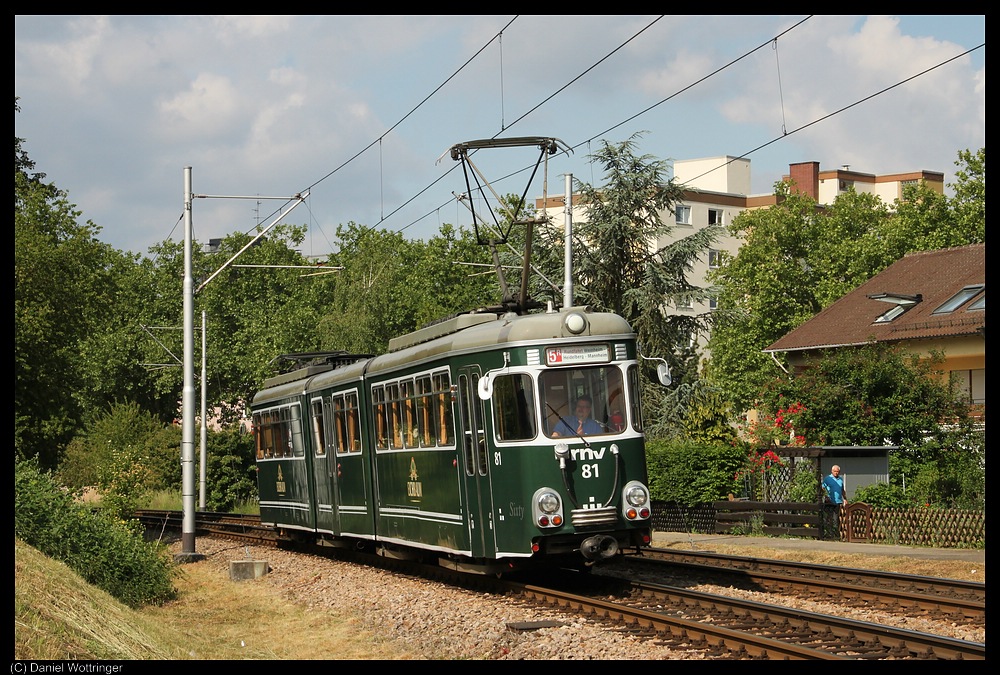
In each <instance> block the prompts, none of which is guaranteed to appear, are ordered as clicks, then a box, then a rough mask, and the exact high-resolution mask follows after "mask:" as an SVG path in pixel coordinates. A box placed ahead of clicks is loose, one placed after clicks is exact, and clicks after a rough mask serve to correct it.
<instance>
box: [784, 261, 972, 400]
mask: <svg viewBox="0 0 1000 675" xmlns="http://www.w3.org/2000/svg"><path fill="white" fill-rule="evenodd" d="M876 342H891V343H897V344H900V345H902V346H903V347H904V349H906V350H907V351H909V352H911V353H916V354H919V355H921V356H929V355H930V353H931V352H932V351H939V352H942V353H943V354H944V357H945V360H944V363H943V364H942V366H941V368H942V369H943V370H944V371H945V373H946V376H948V377H951V378H954V379H955V380H956V381H957V382H958V383H959V386H960V387H961V388H962V389H963V390H964V391H965V392H966V394H967V395H968V397H969V403H970V404H971V405H973V406H975V407H981V408H982V410H983V411H985V406H986V244H985V243H983V244H971V245H969V246H959V247H955V248H947V249H940V250H936V251H918V252H914V253H909V254H907V255H905V256H904V257H903V258H902V259H900V260H898V261H896V262H895V263H893V264H892V265H890V266H889V267H888V268H886V269H885V270H883V271H882V272H881V273H879V274H877V275H876V276H874V277H872V278H871V279H869V280H868V281H867V282H865V283H864V284H862V285H861V286H859V287H858V288H856V289H855V290H854V291H852V292H850V293H848V294H847V295H845V296H844V297H842V298H840V299H839V300H837V301H836V302H834V303H833V304H832V305H830V306H829V307H827V308H826V309H824V310H823V311H821V312H820V313H819V314H817V315H816V316H814V317H813V318H812V319H810V320H808V321H806V322H805V323H803V324H802V325H800V326H798V327H797V328H795V329H794V330H792V331H790V332H788V333H787V334H785V336H784V337H782V338H781V339H779V340H777V341H775V342H774V343H772V344H770V345H769V346H768V347H767V348H766V349H765V350H764V352H765V353H772V354H776V353H784V354H786V356H787V358H788V361H789V363H790V365H792V367H793V368H796V369H801V368H803V367H804V366H805V365H806V364H807V362H808V360H809V358H810V357H812V356H815V355H817V354H818V353H819V352H820V351H822V350H829V349H840V348H845V347H857V346H861V345H865V344H871V343H876Z"/></svg>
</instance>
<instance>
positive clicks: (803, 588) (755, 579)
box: [609, 549, 986, 626]
mask: <svg viewBox="0 0 1000 675" xmlns="http://www.w3.org/2000/svg"><path fill="white" fill-rule="evenodd" d="M617 568H620V569H621V575H622V576H627V577H628V578H634V577H636V576H643V575H645V576H648V577H683V578H684V579H686V580H691V579H701V580H704V581H703V582H704V583H711V584H720V583H721V584H723V585H726V584H728V585H734V586H737V587H739V588H743V589H745V590H755V591H764V592H768V593H781V594H785V595H795V596H797V597H801V598H804V599H809V600H818V601H831V602H836V603H838V604H841V605H848V606H852V607H864V608H878V609H883V610H885V611H887V612H892V613H897V614H898V613H904V612H905V613H909V614H910V615H912V616H923V617H926V618H929V619H936V620H947V621H959V622H962V623H964V624H969V625H983V626H985V624H986V584H984V583H978V582H972V581H961V580H957V579H941V578H938V577H927V576H918V575H911V574H897V573H892V572H880V571H873V570H863V569H854V568H846V567H835V566H830V565H816V564H809V563H799V562H787V561H783V560H771V559H766V558H755V557H745V556H731V555H720V554H714V553H697V552H690V551H673V550H668V549H649V550H647V551H644V555H643V556H642V557H631V558H627V559H625V560H623V561H621V564H620V565H616V566H615V567H612V568H610V570H609V571H611V572H612V573H616V572H617ZM720 580H721V581H720Z"/></svg>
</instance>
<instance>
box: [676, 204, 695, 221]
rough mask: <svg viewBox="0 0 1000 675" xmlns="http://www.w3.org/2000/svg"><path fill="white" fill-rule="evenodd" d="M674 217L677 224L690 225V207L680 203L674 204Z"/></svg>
mask: <svg viewBox="0 0 1000 675" xmlns="http://www.w3.org/2000/svg"><path fill="white" fill-rule="evenodd" d="M674 217H675V218H676V220H677V224H678V225H690V224H691V207H690V206H680V205H676V206H674Z"/></svg>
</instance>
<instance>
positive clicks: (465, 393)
mask: <svg viewBox="0 0 1000 675" xmlns="http://www.w3.org/2000/svg"><path fill="white" fill-rule="evenodd" d="M458 381H459V384H460V386H459V392H460V394H461V399H462V420H463V424H464V427H465V429H464V436H465V473H466V475H469V476H474V475H475V473H476V469H475V466H476V455H475V447H474V443H473V442H472V418H471V417H470V415H471V414H472V412H471V410H470V409H469V397H470V396H472V390H471V389H470V388H469V378H468V377H467V376H466V375H459V378H458Z"/></svg>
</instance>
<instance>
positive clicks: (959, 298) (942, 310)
mask: <svg viewBox="0 0 1000 675" xmlns="http://www.w3.org/2000/svg"><path fill="white" fill-rule="evenodd" d="M984 288H986V284H974V285H972V286H966V287H965V288H963V289H962V290H960V291H959V292H958V293H956V294H955V295H953V296H951V298H949V300H948V302H946V303H944V304H943V305H941V306H940V307H938V308H937V309H935V310H934V311H933V312H931V314H950V313H951V312H954V311H955V310H956V309H958V308H959V307H961V306H962V305H964V304H965V303H966V302H968V301H969V300H970V299H971V298H973V297H974V296H975V295H976V294H977V293H979V291H981V290H983V289H984ZM985 306H986V301H985V295H984V300H983V307H985ZM970 309H971V308H970Z"/></svg>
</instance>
